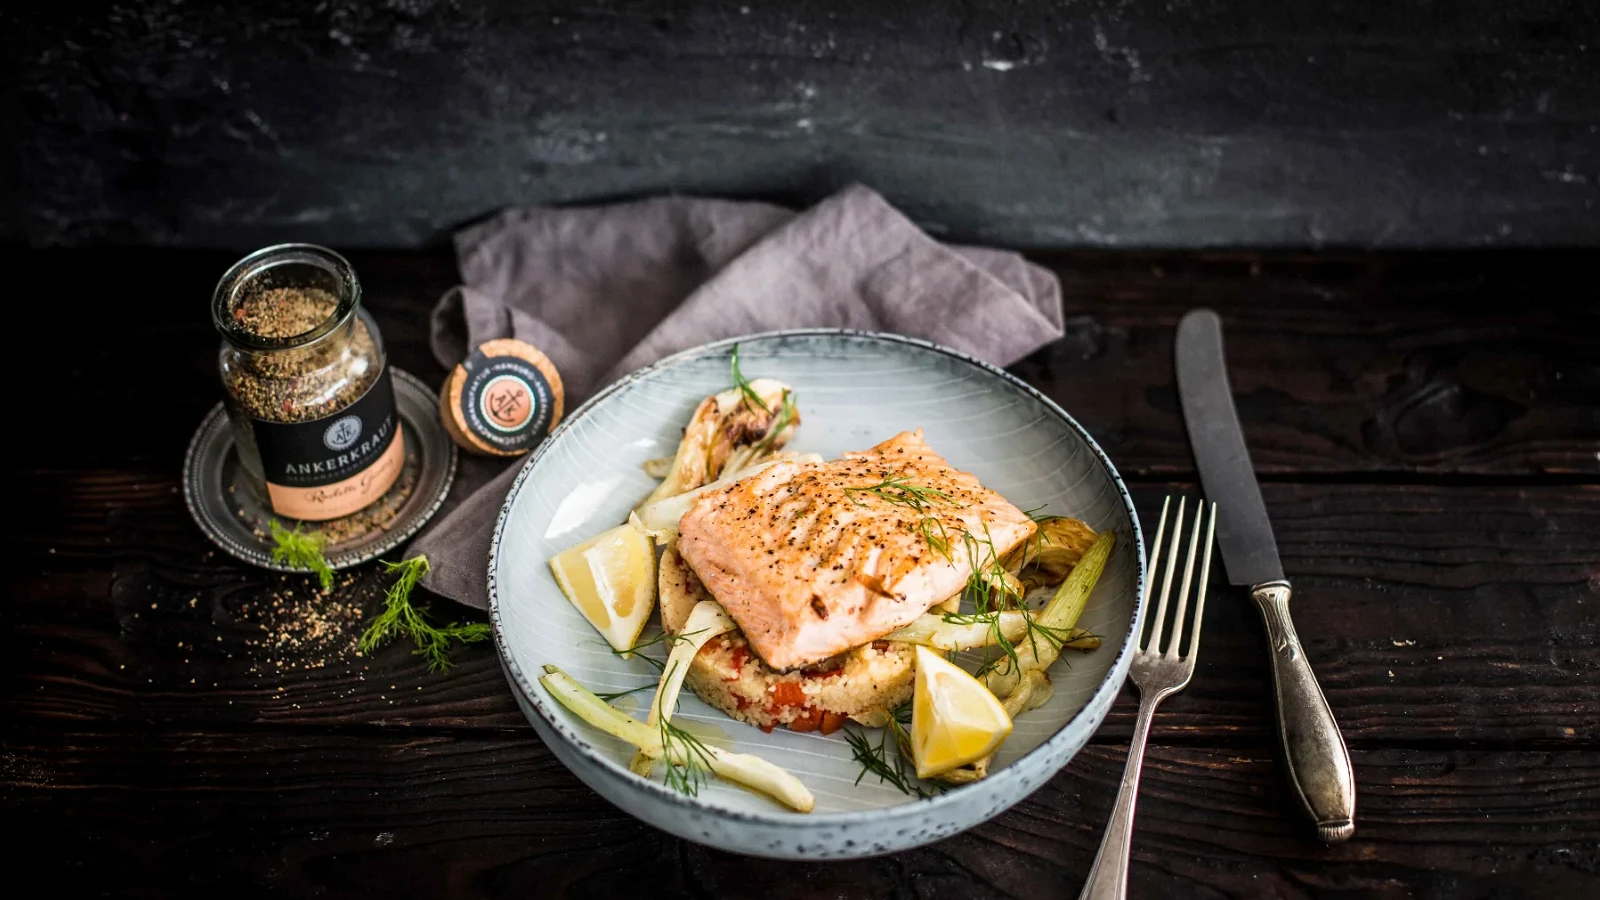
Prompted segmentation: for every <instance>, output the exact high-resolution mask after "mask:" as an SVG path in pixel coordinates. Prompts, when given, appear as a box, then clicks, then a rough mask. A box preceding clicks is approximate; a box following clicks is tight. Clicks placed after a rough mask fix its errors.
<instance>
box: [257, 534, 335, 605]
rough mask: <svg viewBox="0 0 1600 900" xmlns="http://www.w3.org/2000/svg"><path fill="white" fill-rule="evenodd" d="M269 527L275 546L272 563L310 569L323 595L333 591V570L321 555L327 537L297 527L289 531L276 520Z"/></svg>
mask: <svg viewBox="0 0 1600 900" xmlns="http://www.w3.org/2000/svg"><path fill="white" fill-rule="evenodd" d="M271 525H272V540H273V543H274V544H275V545H276V546H274V547H273V548H272V561H273V562H281V563H288V564H289V565H291V566H297V567H299V568H302V569H310V570H311V571H312V572H313V573H315V574H316V576H317V581H319V582H321V584H322V592H323V593H324V594H326V593H327V592H329V591H331V590H333V568H332V567H331V566H329V565H328V560H327V558H326V557H324V556H323V555H322V548H323V547H325V546H327V543H328V538H327V536H326V535H324V534H322V533H321V532H319V531H301V530H300V526H299V525H296V526H294V530H293V531H290V530H289V529H287V528H284V527H283V526H282V525H280V524H278V520H277V519H272V520H271Z"/></svg>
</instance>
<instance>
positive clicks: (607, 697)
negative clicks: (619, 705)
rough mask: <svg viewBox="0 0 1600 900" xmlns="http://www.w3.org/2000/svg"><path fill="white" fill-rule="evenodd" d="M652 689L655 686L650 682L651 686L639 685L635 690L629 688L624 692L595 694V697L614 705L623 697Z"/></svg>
mask: <svg viewBox="0 0 1600 900" xmlns="http://www.w3.org/2000/svg"><path fill="white" fill-rule="evenodd" d="M653 687H655V684H654V683H653V682H652V683H651V684H641V685H639V686H638V687H636V688H630V689H628V690H626V691H612V692H610V693H608V694H595V696H596V697H599V698H600V699H601V700H604V701H605V702H607V703H614V702H616V701H618V700H621V699H622V698H623V697H626V696H629V695H630V694H637V693H639V692H640V691H644V690H649V689H651V688H653Z"/></svg>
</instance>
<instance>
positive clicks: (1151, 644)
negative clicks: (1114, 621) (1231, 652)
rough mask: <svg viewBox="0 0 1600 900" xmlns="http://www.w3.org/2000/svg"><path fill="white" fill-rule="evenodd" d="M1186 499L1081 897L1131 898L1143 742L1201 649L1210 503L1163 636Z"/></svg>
mask: <svg viewBox="0 0 1600 900" xmlns="http://www.w3.org/2000/svg"><path fill="white" fill-rule="evenodd" d="M1187 502H1188V501H1187V499H1186V498H1179V500H1178V515H1177V520H1176V522H1175V523H1174V527H1173V529H1172V545H1171V547H1170V548H1169V549H1168V551H1167V555H1166V557H1165V560H1164V561H1165V562H1166V573H1165V575H1164V576H1163V578H1162V580H1161V600H1160V602H1159V603H1158V604H1157V605H1156V609H1155V613H1154V615H1153V616H1152V619H1151V621H1150V622H1148V623H1146V634H1147V635H1148V638H1147V640H1146V641H1145V642H1144V646H1143V647H1142V648H1141V649H1140V650H1139V651H1138V652H1137V653H1135V654H1134V655H1133V664H1132V666H1130V667H1129V670H1128V671H1129V675H1131V676H1132V678H1133V683H1134V684H1136V685H1138V686H1139V719H1138V721H1137V722H1136V723H1135V724H1134V726H1133V741H1132V742H1131V743H1130V744H1129V746H1128V767H1127V768H1126V769H1124V770H1123V772H1122V789H1121V790H1120V791H1118V792H1117V805H1116V808H1115V809H1114V810H1113V811H1112V813H1111V821H1110V823H1109V824H1107V825H1106V836H1105V837H1104V838H1103V839H1101V841H1100V853H1099V854H1098V855H1096V856H1095V858H1094V868H1093V869H1090V870H1089V881H1088V882H1087V883H1086V884H1084V886H1083V893H1082V894H1080V895H1078V896H1079V900H1123V898H1125V897H1127V896H1128V855H1129V851H1130V849H1131V847H1132V843H1133V804H1134V801H1135V800H1136V799H1137V797H1138V795H1139V771H1140V770H1141V769H1142V768H1143V767H1144V744H1145V740H1146V739H1147V738H1148V737H1150V721H1151V720H1152V719H1154V718H1155V714H1156V706H1157V705H1158V704H1160V703H1161V701H1162V700H1165V699H1167V698H1168V697H1170V696H1172V695H1173V694H1176V693H1177V692H1179V691H1181V690H1183V689H1184V688H1185V687H1187V686H1188V684H1189V678H1190V677H1191V676H1193V675H1194V660H1195V656H1196V655H1198V651H1199V649H1200V623H1201V620H1202V616H1203V615H1204V614H1205V611H1206V585H1207V584H1208V583H1209V582H1210V580H1211V543H1212V538H1213V537H1215V535H1216V529H1217V505H1216V504H1215V503H1212V504H1210V512H1211V515H1210V517H1209V519H1208V518H1207V516H1206V511H1207V508H1206V506H1201V507H1200V508H1199V509H1198V510H1196V511H1195V517H1194V525H1193V527H1192V528H1191V529H1190V535H1189V556H1188V559H1186V560H1185V561H1184V564H1183V584H1182V585H1181V586H1180V587H1179V588H1178V608H1177V611H1176V613H1175V614H1174V616H1173V618H1172V637H1171V642H1170V643H1169V644H1167V645H1166V647H1165V649H1163V647H1162V643H1161V638H1162V635H1163V633H1164V631H1165V628H1166V620H1167V597H1168V595H1169V594H1170V593H1171V592H1172V573H1173V571H1174V570H1175V569H1176V565H1175V562H1176V560H1177V556H1178V547H1179V544H1178V541H1179V539H1180V538H1181V537H1182V536H1183V509H1184V506H1185V504H1186V503H1187ZM1171 505H1172V498H1171V497H1168V498H1167V499H1166V500H1165V501H1164V502H1163V503H1162V504H1161V524H1159V525H1157V526H1156V539H1155V542H1154V543H1153V545H1152V546H1154V548H1155V550H1154V552H1153V553H1152V555H1151V558H1150V579H1149V581H1148V582H1146V584H1147V587H1146V596H1145V608H1146V609H1149V605H1150V604H1149V594H1148V592H1149V591H1150V590H1153V589H1154V587H1155V575H1156V570H1157V568H1158V567H1159V566H1160V564H1161V562H1162V561H1163V557H1162V555H1161V543H1162V541H1163V539H1164V538H1165V537H1166V532H1167V508H1168V507H1169V506H1171ZM1202 524H1203V525H1205V532H1206V549H1205V555H1204V556H1203V557H1202V558H1201V563H1200V586H1199V590H1198V591H1197V592H1196V596H1195V606H1194V625H1193V627H1192V628H1191V629H1190V630H1189V644H1188V647H1187V648H1186V649H1185V650H1184V651H1183V652H1182V653H1181V654H1180V653H1179V652H1178V648H1179V645H1180V644H1181V643H1182V642H1183V635H1184V614H1185V613H1186V612H1187V611H1188V608H1189V586H1190V584H1191V583H1192V581H1193V579H1192V576H1193V575H1194V561H1195V551H1196V550H1197V549H1198V548H1199V546H1200V527H1201V525H1202Z"/></svg>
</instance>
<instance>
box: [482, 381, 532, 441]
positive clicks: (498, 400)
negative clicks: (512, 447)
mask: <svg viewBox="0 0 1600 900" xmlns="http://www.w3.org/2000/svg"><path fill="white" fill-rule="evenodd" d="M533 403H534V401H533V389H532V388H530V387H528V383H527V382H526V381H523V380H522V379H521V378H518V377H517V376H515V375H501V376H499V377H497V378H495V379H494V380H492V381H490V382H489V383H488V384H486V385H484V386H483V393H482V394H480V395H479V401H478V404H479V409H481V410H482V412H483V417H484V418H485V419H486V420H488V422H489V424H490V425H492V426H493V427H494V428H496V429H498V430H500V431H516V430H517V429H518V428H521V427H522V426H523V425H524V424H526V423H527V421H528V420H529V419H531V418H532V417H533Z"/></svg>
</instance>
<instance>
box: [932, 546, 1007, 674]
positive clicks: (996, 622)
mask: <svg viewBox="0 0 1600 900" xmlns="http://www.w3.org/2000/svg"><path fill="white" fill-rule="evenodd" d="M961 538H962V543H963V544H964V545H965V547H966V550H967V559H968V561H969V562H970V563H971V566H972V573H971V574H970V575H968V576H967V589H966V594H967V596H968V597H971V598H972V606H973V609H974V610H975V612H974V613H973V614H972V615H973V616H974V618H972V619H971V620H970V622H968V623H966V624H971V622H987V623H988V625H989V643H991V644H993V645H995V646H996V647H999V648H1000V655H999V656H996V657H995V658H993V659H991V660H989V661H988V662H986V663H984V664H983V665H982V666H980V667H979V668H978V671H977V673H976V674H977V675H978V677H982V676H983V675H984V674H986V673H988V672H990V671H995V670H996V669H998V666H999V663H1000V660H1002V659H1003V660H1005V661H1006V664H1007V665H1008V666H1010V667H1011V668H1008V669H1006V670H1005V671H1013V670H1014V669H1015V667H1017V666H1020V665H1022V661H1021V660H1019V659H1018V658H1017V648H1016V645H1015V644H1013V643H1012V642H1011V640H1010V639H1009V638H1007V637H1006V635H1005V632H1004V631H1003V630H1001V628H1000V615H999V614H1000V611H1001V609H1002V608H1003V607H1004V606H1005V602H1006V598H1007V597H1008V596H1009V595H1008V594H1007V593H1006V592H1005V590H1004V588H1003V586H1004V585H1005V583H1006V578H1007V577H1008V576H1009V574H1010V573H1008V572H1007V571H1006V567H1005V564H1004V563H1003V562H1001V560H1000V554H999V553H998V552H996V550H995V546H994V536H993V535H991V534H990V533H989V526H988V525H987V524H985V525H984V526H983V537H982V538H981V539H980V538H978V537H977V536H976V535H974V534H973V533H972V532H971V531H963V532H962V533H961ZM950 615H955V616H957V617H958V619H957V620H956V621H959V616H960V615H961V614H960V613H946V616H950Z"/></svg>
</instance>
